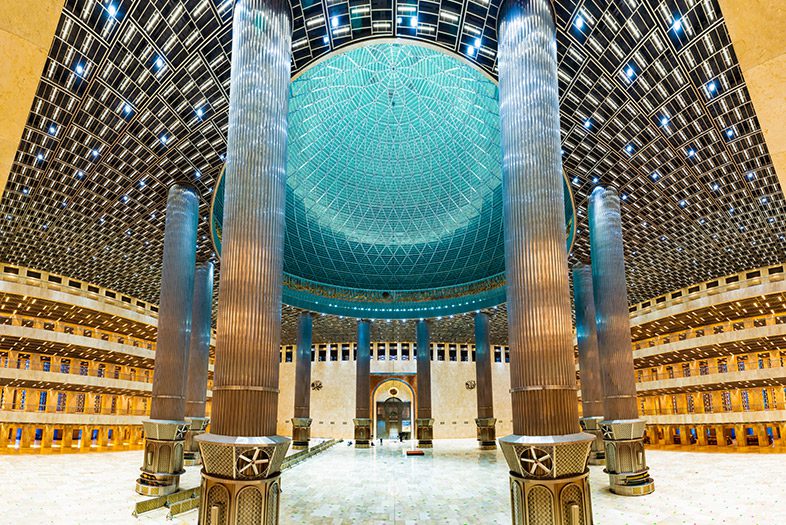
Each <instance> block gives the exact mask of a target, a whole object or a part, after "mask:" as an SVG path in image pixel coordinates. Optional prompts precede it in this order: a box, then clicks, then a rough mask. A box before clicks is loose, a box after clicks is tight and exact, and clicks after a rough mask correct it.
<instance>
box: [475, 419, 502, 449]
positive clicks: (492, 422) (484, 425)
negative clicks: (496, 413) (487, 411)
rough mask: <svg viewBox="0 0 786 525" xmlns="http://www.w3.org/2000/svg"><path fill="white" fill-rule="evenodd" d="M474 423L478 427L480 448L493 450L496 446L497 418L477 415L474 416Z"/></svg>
mask: <svg viewBox="0 0 786 525" xmlns="http://www.w3.org/2000/svg"><path fill="white" fill-rule="evenodd" d="M475 425H477V427H478V441H479V442H480V450H495V449H496V448H497V426H496V425H497V418H494V417H478V418H475Z"/></svg>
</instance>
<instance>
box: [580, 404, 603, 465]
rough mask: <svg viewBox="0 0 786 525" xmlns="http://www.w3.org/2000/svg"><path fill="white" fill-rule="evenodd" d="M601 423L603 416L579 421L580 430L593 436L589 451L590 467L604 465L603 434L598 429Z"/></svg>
mask: <svg viewBox="0 0 786 525" xmlns="http://www.w3.org/2000/svg"><path fill="white" fill-rule="evenodd" d="M601 421H603V416H590V417H583V418H581V419H579V424H580V425H581V429H582V430H583V431H584V432H586V433H587V434H592V435H593V436H595V440H594V441H593V442H592V448H591V449H590V455H589V461H588V462H589V464H590V465H605V464H606V448H605V445H604V444H603V432H602V431H601V429H600V423H601Z"/></svg>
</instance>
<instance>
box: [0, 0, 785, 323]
mask: <svg viewBox="0 0 786 525" xmlns="http://www.w3.org/2000/svg"><path fill="white" fill-rule="evenodd" d="M107 4H108V2H95V1H87V0H84V1H76V0H67V1H66V2H65V7H64V10H63V13H62V16H61V19H60V22H59V24H58V28H57V31H56V35H55V39H54V41H53V44H52V48H51V50H50V52H49V57H48V60H47V62H46V66H45V69H44V71H43V72H42V77H41V82H40V85H39V87H38V91H37V94H36V98H35V100H34V102H33V106H32V107H31V112H30V116H29V119H28V122H27V125H26V128H25V130H24V133H23V135H22V137H21V141H20V145H19V150H18V152H17V155H16V158H15V161H14V164H13V167H12V172H11V174H10V178H9V181H8V185H7V187H6V189H5V193H4V195H3V199H2V203H0V207H2V214H1V215H0V221H1V222H2V224H1V225H0V257H1V258H2V259H3V260H6V261H9V262H13V263H18V264H22V265H25V266H31V267H39V268H46V269H48V270H52V271H55V272H58V273H61V274H65V275H72V276H74V277H77V278H81V279H84V280H88V281H93V282H96V283H99V284H101V285H104V286H107V287H110V288H114V289H117V290H120V291H123V292H125V293H128V294H131V295H135V296H138V297H140V298H142V299H144V300H147V301H152V302H156V301H157V296H158V285H159V276H160V260H161V250H162V240H163V220H164V215H163V212H164V207H165V198H166V188H167V186H169V185H170V184H171V183H172V182H173V181H174V180H175V179H176V178H180V177H187V178H190V179H191V180H192V181H193V182H194V183H196V185H197V187H198V188H199V190H200V192H201V194H202V198H203V200H202V203H201V207H200V214H201V217H200V237H199V253H200V255H201V256H203V257H208V256H210V255H211V251H212V242H211V240H210V238H209V235H210V230H209V223H208V210H209V202H210V199H211V192H212V190H213V188H214V186H215V182H216V178H217V176H218V174H219V171H220V169H221V166H222V165H223V163H224V159H223V155H224V152H225V150H226V127H227V105H228V97H227V95H228V89H229V68H230V57H229V54H230V48H231V19H232V5H233V2H232V1H231V0H225V1H221V2H219V1H212V0H193V1H160V2H148V1H143V0H117V1H116V2H115V4H116V5H117V7H118V12H117V15H116V16H115V17H111V16H109V14H108V10H107ZM556 4H557V8H556V9H557V10H556V15H557V26H558V44H559V45H558V53H559V56H558V59H559V68H560V72H559V79H560V98H561V125H562V143H563V149H564V155H563V163H564V169H565V172H566V174H567V175H568V177H569V179H570V180H571V184H572V187H573V191H574V193H575V195H576V204H577V217H578V223H577V235H576V245H575V248H574V252H573V259H574V260H575V259H586V258H587V257H588V239H587V232H586V228H587V227H586V199H587V195H588V193H589V192H590V191H591V190H592V188H593V187H594V185H595V184H598V183H600V184H613V185H615V186H617V187H618V188H619V190H620V192H621V194H622V195H623V196H624V197H625V201H624V204H623V226H624V230H625V244H626V255H627V269H628V270H627V271H628V276H627V278H628V283H629V290H630V299H631V301H633V302H639V301H642V300H644V299H647V298H649V297H653V296H655V295H659V294H661V293H664V292H666V291H668V290H671V289H675V288H678V287H682V286H686V285H688V284H690V283H693V282H698V281H702V280H705V279H708V278H711V277H714V276H719V275H725V274H730V273H735V272H737V271H740V270H743V269H747V268H753V267H758V266H764V265H767V264H772V263H775V262H778V261H781V260H782V259H783V257H784V247H785V246H786V244H784V239H786V237H784V224H783V220H784V199H783V195H782V193H781V191H780V188H779V186H778V181H777V178H776V174H775V171H774V168H773V166H772V162H771V159H770V156H769V153H768V151H767V147H766V144H765V142H764V139H763V136H762V133H761V130H760V128H759V124H758V121H757V119H756V115H755V112H754V108H753V106H752V104H751V101H750V97H749V94H748V91H747V89H746V86H745V81H744V79H743V77H742V73H741V71H740V67H739V64H738V62H737V59H736V56H735V54H734V49H733V48H732V46H731V41H730V38H729V35H728V31H727V28H726V25H725V23H724V20H723V17H722V14H721V12H720V8H719V6H718V5H717V2H716V1H714V0H710V1H693V0H680V1H678V2H671V1H669V2H666V1H662V0H645V1H640V2H635V3H634V2H597V1H593V0H573V1H570V0H569V1H564V2H563V1H560V2H557V3H556ZM394 8H395V11H394ZM498 10H499V2H498V0H491V1H489V2H484V1H481V0H478V1H474V0H472V1H470V0H467V1H464V2H450V1H447V0H444V1H442V2H402V1H399V2H396V3H395V4H394V3H392V2H384V1H383V2H373V3H372V2H362V1H360V2H353V3H352V5H351V7H350V3H349V2H342V1H338V2H330V3H327V2H294V3H293V7H292V12H293V19H294V33H293V74H297V73H298V72H299V71H301V70H304V69H305V68H306V67H307V66H308V65H310V64H311V63H313V62H314V61H316V60H318V59H320V58H322V57H325V56H326V55H327V54H329V53H330V52H331V51H332V50H334V49H340V48H343V47H345V46H349V45H352V44H354V43H357V42H360V41H366V40H370V39H375V38H385V39H389V38H393V37H395V38H401V39H417V40H419V41H422V42H426V43H430V44H432V45H436V46H439V47H441V48H443V49H445V50H446V51H448V52H454V53H457V54H460V55H462V56H464V57H465V58H466V59H467V60H470V61H474V62H475V63H477V65H478V66H479V67H480V68H481V69H483V70H484V71H486V72H487V73H488V74H489V75H492V76H494V75H495V71H496V60H497V55H496V48H497V46H496V17H497V13H498ZM579 17H580V20H581V22H580V23H579ZM675 20H679V24H675ZM629 70H630V71H632V74H630V75H629V74H628V71H629ZM78 71H81V73H79V72H78ZM664 118H665V125H664V124H663V122H664ZM691 152H692V153H691ZM286 318H288V317H287V315H286V312H285V319H286Z"/></svg>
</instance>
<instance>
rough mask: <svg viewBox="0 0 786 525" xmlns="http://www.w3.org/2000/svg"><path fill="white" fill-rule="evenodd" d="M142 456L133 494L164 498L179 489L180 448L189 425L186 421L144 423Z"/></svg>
mask: <svg viewBox="0 0 786 525" xmlns="http://www.w3.org/2000/svg"><path fill="white" fill-rule="evenodd" d="M142 425H143V426H144V427H145V457H144V463H143V465H142V468H141V470H142V474H141V475H140V476H139V479H137V481H136V491H137V493H139V494H141V495H143V496H165V495H167V494H172V493H173V492H175V491H176V490H177V489H178V487H179V486H180V475H181V474H183V473H184V472H185V470H184V469H183V447H184V444H185V436H186V433H187V432H188V427H189V424H188V423H187V422H186V421H164V420H152V421H143V422H142Z"/></svg>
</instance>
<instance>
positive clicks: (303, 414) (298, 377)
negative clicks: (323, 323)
mask: <svg viewBox="0 0 786 525" xmlns="http://www.w3.org/2000/svg"><path fill="white" fill-rule="evenodd" d="M312 326H313V318H312V314H311V312H300V315H299V316H298V325H297V348H296V350H295V413H294V417H293V418H292V447H293V448H298V449H307V448H308V441H309V439H310V438H311V415H310V408H311V332H312Z"/></svg>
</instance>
